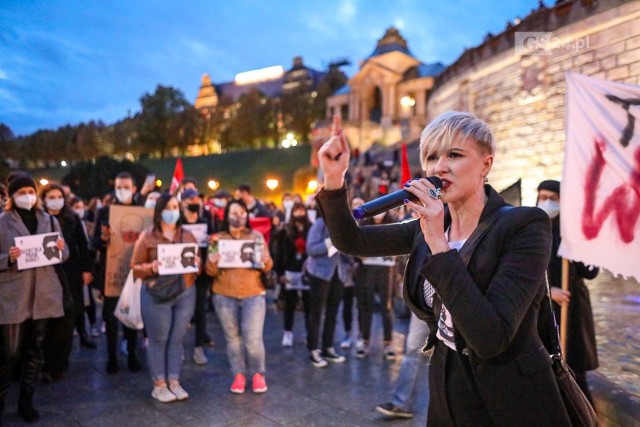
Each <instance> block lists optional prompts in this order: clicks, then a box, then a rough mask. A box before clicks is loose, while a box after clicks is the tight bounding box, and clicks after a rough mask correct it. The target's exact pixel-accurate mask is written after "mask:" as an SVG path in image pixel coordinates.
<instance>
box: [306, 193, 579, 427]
mask: <svg viewBox="0 0 640 427" xmlns="http://www.w3.org/2000/svg"><path fill="white" fill-rule="evenodd" d="M485 191H486V194H487V196H488V201H487V203H486V205H485V208H484V210H483V212H482V215H481V217H480V221H481V222H482V221H483V220H486V219H487V218H488V217H490V216H491V214H492V213H493V212H494V211H496V210H497V209H499V208H500V207H502V206H504V205H505V202H504V200H503V199H502V197H500V195H498V193H497V192H496V191H495V190H493V188H491V187H490V186H488V185H487V186H485ZM317 200H318V203H319V204H320V205H321V209H322V210H323V212H324V217H325V220H326V222H327V227H328V228H329V232H330V235H331V240H332V242H333V244H334V245H335V246H336V248H338V249H339V250H340V251H342V252H345V253H348V254H352V255H356V256H358V255H359V256H382V255H401V254H407V253H410V254H411V257H410V260H409V262H408V264H407V270H406V273H405V284H404V288H405V289H404V294H405V299H406V302H407V304H408V305H409V306H410V308H411V309H412V311H413V312H414V313H416V315H417V316H418V317H419V318H421V319H423V320H425V321H427V322H428V323H429V326H430V330H431V331H433V334H435V329H436V326H435V325H436V322H435V319H437V318H438V316H439V308H440V306H441V304H442V303H444V304H445V305H446V306H447V308H448V310H449V312H450V313H451V316H452V318H453V323H454V329H455V333H454V336H455V343H456V348H457V349H458V351H457V352H456V354H457V356H458V357H459V358H460V360H461V363H462V365H463V366H464V368H465V372H466V374H467V378H468V379H469V381H470V382H471V383H473V385H474V386H475V387H477V391H478V393H479V395H480V397H481V398H482V401H483V402H484V403H485V406H486V409H487V411H488V413H489V414H490V417H491V419H492V422H493V424H494V425H496V426H514V425H518V426H542V425H553V426H568V425H570V422H569V419H568V416H567V413H566V410H565V409H564V405H563V403H562V398H561V396H560V393H559V390H558V386H557V383H556V380H555V377H554V374H553V372H552V370H551V360H550V358H549V353H548V352H547V350H546V349H545V347H544V345H543V343H542V340H541V338H540V336H539V334H538V330H537V327H538V325H537V318H538V312H539V310H540V307H541V304H543V303H545V302H546V301H547V300H545V298H546V286H545V281H544V276H545V269H546V266H547V264H548V262H549V253H550V248H551V230H550V226H549V218H548V216H547V215H546V214H545V213H544V212H543V211H542V210H540V209H538V208H513V209H509V210H508V211H507V212H505V213H503V214H502V215H501V217H500V218H499V220H498V221H497V222H496V223H495V224H494V225H493V226H492V227H491V228H490V229H489V230H488V231H487V232H486V234H485V235H484V236H483V237H482V239H481V240H480V241H479V242H478V243H477V245H476V247H475V250H474V251H473V253H472V254H471V255H470V259H469V263H468V266H466V265H465V262H464V260H463V258H462V256H461V253H459V252H458V251H456V250H450V251H448V252H444V253H440V254H436V255H431V253H430V251H429V248H428V246H427V245H426V243H425V241H424V237H423V235H422V231H421V229H420V225H419V222H418V221H417V220H411V221H407V222H402V223H398V224H390V225H384V226H377V227H360V228H359V227H358V226H357V224H356V223H355V221H354V219H353V218H352V217H351V214H350V212H349V209H348V206H347V200H346V191H345V189H342V190H336V191H321V192H320V193H319V195H318V196H317ZM446 217H447V219H446V220H445V227H447V226H448V222H449V221H450V219H449V218H448V215H447V216H446ZM469 240H471V237H470V239H469ZM464 250H465V249H464V247H463V248H462V250H461V252H464ZM424 279H428V280H429V282H430V283H431V284H432V285H433V286H434V287H435V288H436V290H437V293H436V297H435V298H434V304H433V307H428V306H427V305H426V303H425V302H424V297H423V288H422V283H423V282H424ZM547 304H548V302H547ZM432 339H433V338H432ZM438 374H443V373H442V372H441V373H438V372H436V370H435V369H430V376H431V377H432V381H430V386H431V387H433V386H434V385H435V387H437V388H438V389H437V390H430V394H431V395H435V394H440V395H442V394H443V393H444V390H445V383H444V378H446V376H445V375H438ZM434 379H435V381H433V380H434ZM440 379H442V380H440ZM432 402H433V400H432Z"/></svg>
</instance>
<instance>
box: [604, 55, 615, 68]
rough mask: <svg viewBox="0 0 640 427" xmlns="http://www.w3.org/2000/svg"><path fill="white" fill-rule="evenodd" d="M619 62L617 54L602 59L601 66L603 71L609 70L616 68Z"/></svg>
mask: <svg viewBox="0 0 640 427" xmlns="http://www.w3.org/2000/svg"><path fill="white" fill-rule="evenodd" d="M616 64H617V57H616V56H615V55H611V56H607V57H606V58H602V59H601V60H600V67H601V68H602V70H603V71H608V70H610V69H612V68H614V67H615V66H616Z"/></svg>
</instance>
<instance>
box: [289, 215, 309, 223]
mask: <svg viewBox="0 0 640 427" xmlns="http://www.w3.org/2000/svg"><path fill="white" fill-rule="evenodd" d="M291 219H293V220H294V221H296V222H304V220H305V219H307V216H306V215H294V216H292V217H291Z"/></svg>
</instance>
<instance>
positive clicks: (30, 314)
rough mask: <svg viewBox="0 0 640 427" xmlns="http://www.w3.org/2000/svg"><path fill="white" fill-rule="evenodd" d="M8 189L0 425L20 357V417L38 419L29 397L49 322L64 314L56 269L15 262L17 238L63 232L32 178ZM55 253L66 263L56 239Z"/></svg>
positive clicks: (0, 254) (22, 177)
mask: <svg viewBox="0 0 640 427" xmlns="http://www.w3.org/2000/svg"><path fill="white" fill-rule="evenodd" d="M7 188H8V193H9V200H8V201H7V203H6V206H5V210H4V211H3V212H2V213H0V230H2V232H1V233H0V283H2V286H0V423H1V422H2V421H1V417H2V413H3V412H4V405H5V398H6V396H7V394H8V391H9V386H10V382H11V377H12V374H13V372H14V368H15V366H16V364H17V363H18V360H17V359H18V355H22V361H21V362H22V364H23V368H22V369H21V370H20V372H21V375H20V394H19V398H18V413H19V414H20V415H21V416H22V418H23V419H24V420H25V421H27V422H34V421H36V420H37V419H38V418H39V417H40V414H39V413H38V411H37V410H36V409H35V408H34V407H33V394H34V391H35V386H36V383H37V381H38V375H39V374H40V366H41V364H42V340H43V337H44V334H45V331H46V329H47V323H48V320H49V319H50V318H56V317H61V316H62V315H63V314H64V311H63V308H62V285H61V283H60V280H59V279H58V274H57V273H56V270H55V268H54V266H51V265H50V266H42V267H35V268H28V269H24V270H18V265H17V264H18V259H20V257H22V256H25V255H24V254H23V253H22V252H21V250H20V248H19V247H17V246H16V245H15V238H17V237H21V236H28V235H35V234H44V233H51V232H57V233H59V235H62V232H61V230H60V225H59V224H58V221H57V220H56V219H55V218H53V217H51V216H49V215H48V214H47V213H45V212H44V211H43V210H42V209H41V208H40V202H39V201H38V197H37V195H36V183H35V181H34V180H33V178H31V176H29V175H27V174H24V173H14V174H11V175H10V176H9V179H8V180H7ZM56 247H57V249H58V250H60V252H61V258H62V259H61V261H62V262H64V261H65V260H66V259H67V258H68V257H69V249H68V248H67V246H66V245H65V242H64V239H62V238H59V239H58V240H57V242H56Z"/></svg>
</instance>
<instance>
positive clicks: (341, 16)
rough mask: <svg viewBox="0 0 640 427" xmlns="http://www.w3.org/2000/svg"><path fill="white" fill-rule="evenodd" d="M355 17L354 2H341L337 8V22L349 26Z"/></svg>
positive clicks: (348, 0) (343, 0)
mask: <svg viewBox="0 0 640 427" xmlns="http://www.w3.org/2000/svg"><path fill="white" fill-rule="evenodd" d="M355 16H356V4H355V0H342V3H341V4H340V5H339V6H338V20H339V21H340V22H341V23H343V24H350V23H351V22H352V21H353V18H354V17H355Z"/></svg>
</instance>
